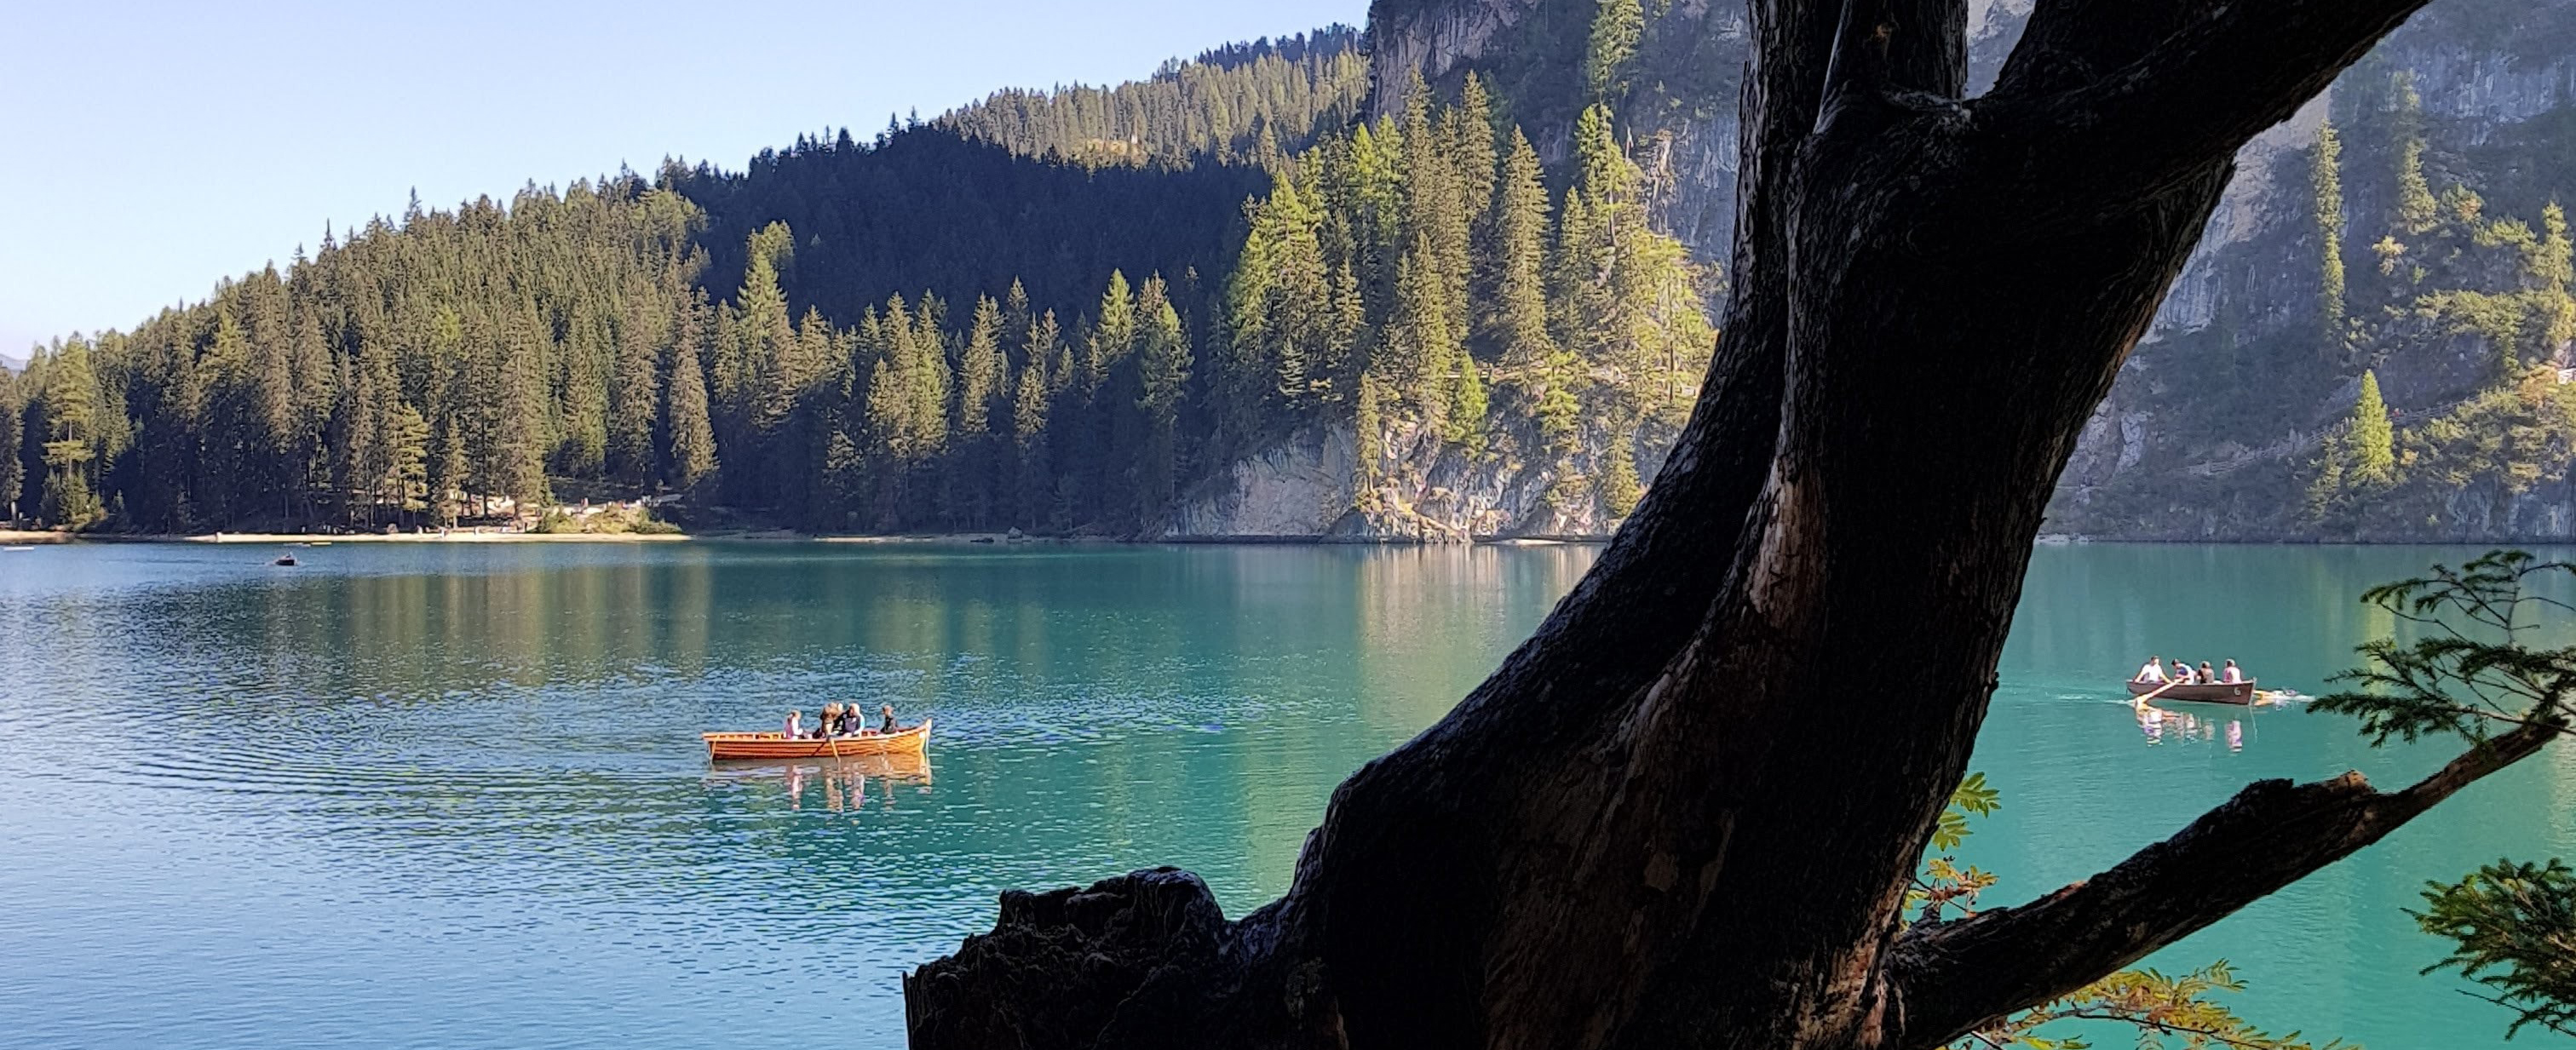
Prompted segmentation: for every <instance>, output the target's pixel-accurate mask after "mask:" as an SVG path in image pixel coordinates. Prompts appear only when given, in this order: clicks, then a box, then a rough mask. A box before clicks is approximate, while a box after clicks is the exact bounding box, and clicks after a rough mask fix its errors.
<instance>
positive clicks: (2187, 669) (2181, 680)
mask: <svg viewBox="0 0 2576 1050" xmlns="http://www.w3.org/2000/svg"><path fill="white" fill-rule="evenodd" d="M2173 680H2174V683H2175V684H2177V685H2192V684H2194V683H2193V682H2192V680H2191V665H2190V664H2187V663H2184V662H2182V661H2180V660H2176V661H2174V665H2173Z"/></svg>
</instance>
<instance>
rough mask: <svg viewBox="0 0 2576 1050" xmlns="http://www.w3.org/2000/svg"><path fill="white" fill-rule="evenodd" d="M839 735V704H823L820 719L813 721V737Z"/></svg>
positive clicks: (818, 738) (821, 737)
mask: <svg viewBox="0 0 2576 1050" xmlns="http://www.w3.org/2000/svg"><path fill="white" fill-rule="evenodd" d="M839 735H841V705H839V704H825V705H823V719H822V721H819V722H816V723H814V739H816V740H820V739H823V738H824V737H829V736H839Z"/></svg>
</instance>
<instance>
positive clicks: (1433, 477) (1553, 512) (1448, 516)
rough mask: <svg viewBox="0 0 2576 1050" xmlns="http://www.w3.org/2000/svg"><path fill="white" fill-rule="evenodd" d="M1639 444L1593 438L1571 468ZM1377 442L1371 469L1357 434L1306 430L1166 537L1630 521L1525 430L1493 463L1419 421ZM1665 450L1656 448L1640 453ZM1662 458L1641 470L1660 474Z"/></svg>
mask: <svg viewBox="0 0 2576 1050" xmlns="http://www.w3.org/2000/svg"><path fill="white" fill-rule="evenodd" d="M1512 418H1526V416H1514V417H1512ZM1637 439H1638V438H1637V436H1636V435H1631V434H1621V435H1612V434H1609V433H1603V432H1599V431H1597V430H1595V431H1588V432H1586V433H1585V434H1584V435H1582V438H1581V445H1582V447H1581V448H1580V449H1579V450H1578V451H1577V453H1576V454H1575V455H1574V456H1573V457H1571V458H1570V459H1569V460H1568V462H1567V465H1568V466H1569V467H1570V469H1571V470H1573V471H1578V472H1598V471H1599V469H1600V465H1601V463H1602V461H1603V459H1604V458H1605V457H1604V453H1605V452H1606V450H1607V449H1608V448H1609V443H1610V442H1611V441H1614V440H1637ZM1370 445H1371V447H1370V448H1369V449H1368V452H1369V453H1371V454H1370V455H1369V456H1368V458H1367V462H1365V463H1363V462H1362V448H1361V443H1360V435H1359V433H1358V431H1357V430H1356V429H1355V428H1353V427H1351V426H1349V425H1339V426H1334V427H1330V428H1308V429H1305V430H1302V431H1299V432H1298V433H1296V434H1294V435H1292V436H1290V437H1289V438H1288V439H1287V440H1286V441H1283V442H1280V443H1278V444H1276V445H1273V446H1271V447H1270V448H1269V449H1268V450H1267V451H1265V452H1263V453H1262V454H1261V455H1258V456H1253V457H1250V458H1247V459H1243V460H1240V461H1238V462H1236V463H1235V464H1234V465H1233V466H1232V467H1231V468H1230V469H1228V470H1227V471H1226V472H1225V473H1224V474H1222V475H1220V476H1219V477H1217V478H1216V479H1214V480H1213V481H1211V482H1209V483H1207V484H1205V485H1202V486H1200V488H1199V489H1198V490H1197V491H1196V492H1194V493H1192V494H1191V495H1190V497H1189V498H1187V499H1185V500H1183V501H1182V503H1181V505H1180V506H1179V507H1178V508H1177V509H1175V510H1174V511H1173V512H1172V514H1171V515H1170V516H1169V517H1168V518H1167V519H1166V521H1165V522H1164V525H1163V527H1162V528H1161V529H1160V530H1159V532H1158V533H1157V534H1156V538H1158V539H1166V540H1206V539H1292V538H1293V539H1314V538H1324V539H1334V540H1343V541H1351V542H1381V541H1385V542H1417V543H1465V542H1470V541H1473V540H1478V539H1497V538H1512V537H1593V536H1606V535H1608V534H1609V533H1610V530H1611V529H1612V528H1614V527H1615V526H1616V525H1617V524H1618V515H1617V514H1615V513H1614V512H1613V511H1612V510H1611V508H1610V507H1608V506H1607V505H1606V504H1605V501H1604V499H1603V496H1602V495H1601V493H1600V492H1599V491H1598V487H1597V486H1595V485H1594V484H1592V483H1591V482H1590V481H1589V480H1588V478H1587V477H1586V475H1585V474H1584V473H1572V474H1566V473H1560V472H1559V470H1558V469H1557V467H1556V466H1555V465H1554V464H1553V462H1552V461H1551V460H1550V458H1549V457H1546V456H1542V455H1535V454H1533V452H1534V450H1535V449H1536V448H1537V447H1538V435H1537V434H1535V433H1533V432H1531V431H1530V430H1529V429H1528V428H1527V427H1525V426H1524V427H1506V428H1504V429H1503V430H1502V432H1501V433H1499V434H1497V435H1495V436H1494V440H1493V441H1492V443H1491V445H1490V446H1489V447H1488V448H1487V449H1486V450H1485V451H1484V452H1483V453H1482V454H1471V453H1468V452H1466V451H1464V450H1462V449H1460V448H1458V447H1457V446H1455V445H1452V444H1449V443H1448V442H1445V441H1443V440H1441V437H1440V435H1439V434H1438V433H1437V432H1436V431H1435V430H1434V429H1433V428H1432V427H1429V426H1426V425H1424V424H1422V423H1419V422H1412V421H1405V422H1395V423H1389V424H1386V425H1384V426H1383V427H1381V428H1380V429H1379V432H1378V433H1377V435H1376V437H1375V440H1374V441H1372V442H1371V443H1370ZM1663 450H1664V447H1663V446H1654V445H1650V446H1649V447H1647V448H1644V449H1641V450H1640V455H1641V457H1643V456H1653V457H1660V456H1661V455H1662V454H1663ZM1657 461H1658V460H1657V459H1646V460H1644V461H1642V462H1640V463H1639V470H1640V471H1642V472H1651V471H1652V470H1653V468H1654V464H1655V462H1657Z"/></svg>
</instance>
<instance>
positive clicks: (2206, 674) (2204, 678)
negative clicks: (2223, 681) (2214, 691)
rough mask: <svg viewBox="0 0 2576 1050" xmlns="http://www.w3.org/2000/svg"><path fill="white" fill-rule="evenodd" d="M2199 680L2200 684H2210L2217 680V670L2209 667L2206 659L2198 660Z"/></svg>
mask: <svg viewBox="0 0 2576 1050" xmlns="http://www.w3.org/2000/svg"><path fill="white" fill-rule="evenodd" d="M2199 681H2200V684H2202V685H2212V684H2215V683H2216V682H2217V681H2218V672H2216V671H2213V670H2210V669H2209V661H2207V660H2203V661H2201V662H2200V679H2199Z"/></svg>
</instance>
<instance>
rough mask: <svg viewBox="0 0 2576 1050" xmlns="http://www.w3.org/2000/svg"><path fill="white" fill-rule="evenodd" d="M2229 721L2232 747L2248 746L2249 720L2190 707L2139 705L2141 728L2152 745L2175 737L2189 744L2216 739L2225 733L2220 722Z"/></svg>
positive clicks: (2175, 739) (2228, 731)
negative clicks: (2196, 711)
mask: <svg viewBox="0 0 2576 1050" xmlns="http://www.w3.org/2000/svg"><path fill="white" fill-rule="evenodd" d="M2222 721H2224V722H2225V723H2227V724H2226V726H2225V732H2224V736H2225V737H2226V740H2227V749H2228V750H2230V751H2243V750H2245V720H2244V719H2242V718H2227V719H2219V718H2212V717H2209V716H2206V715H2198V714H2193V713H2192V712H2189V711H2168V710H2165V709H2163V708H2160V707H2153V706H2146V707H2140V708H2138V732H2139V733H2141V734H2144V735H2145V736H2146V738H2147V744H2148V746H2150V747H2152V746H2154V745H2157V744H2162V743H2164V742H2165V741H2167V740H2174V741H2177V742H2180V743H2185V744H2194V743H2214V742H2216V741H2217V740H2218V739H2219V738H2220V736H2221V727H2220V726H2219V723H2220V722H2222Z"/></svg>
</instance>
